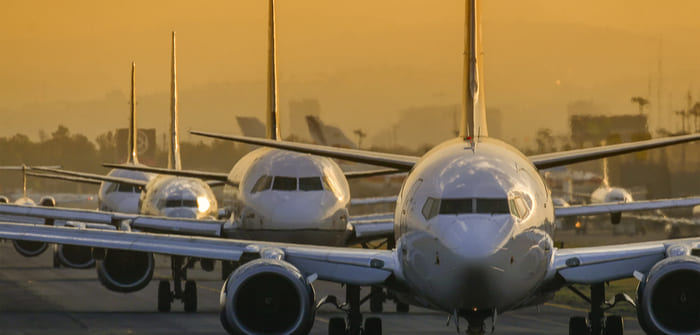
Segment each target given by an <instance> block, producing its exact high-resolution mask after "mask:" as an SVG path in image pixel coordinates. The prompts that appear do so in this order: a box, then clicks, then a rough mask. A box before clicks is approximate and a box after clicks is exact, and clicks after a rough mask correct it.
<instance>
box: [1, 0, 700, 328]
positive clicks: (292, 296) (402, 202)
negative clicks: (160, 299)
mask: <svg viewBox="0 0 700 335" xmlns="http://www.w3.org/2000/svg"><path fill="white" fill-rule="evenodd" d="M478 4H479V2H478V0H467V6H466V18H467V19H466V21H467V24H466V27H465V28H466V29H465V30H466V38H465V40H466V41H465V42H466V43H465V49H466V50H465V63H464V66H465V78H464V85H465V98H464V101H463V102H464V104H463V113H462V122H461V127H460V134H459V137H458V138H456V139H453V140H450V141H447V142H445V143H443V144H441V145H439V146H437V147H435V148H433V150H431V151H429V152H428V153H426V154H425V155H424V156H423V157H413V156H404V155H388V154H383V153H377V152H368V151H361V150H350V149H339V148H328V147H322V146H317V145H302V144H296V143H290V142H283V141H276V140H268V139H250V138H244V137H243V138H241V137H238V136H237V137H233V136H225V135H217V136H220V137H225V138H231V139H237V140H245V141H247V142H250V143H253V144H257V145H267V146H273V145H274V146H277V147H280V148H283V149H288V150H297V151H301V152H310V153H313V154H322V155H328V156H332V157H337V158H343V159H348V160H353V161H361V162H365V163H373V164H376V165H380V166H386V167H391V168H397V169H401V170H410V171H411V173H410V174H409V176H408V177H407V179H406V181H405V183H404V185H403V187H402V190H401V192H400V193H399V196H398V200H397V206H396V211H395V219H394V221H395V222H394V227H395V235H396V242H397V247H396V248H395V249H392V250H366V249H354V248H343V247H323V246H305V245H295V244H284V243H279V242H260V241H243V240H228V239H215V238H206V237H197V236H178V235H162V234H152V233H143V232H133V231H110V230H97V229H74V228H67V227H52V226H45V225H28V224H18V223H0V237H2V238H8V239H24V240H35V241H43V242H52V243H76V244H80V245H83V246H90V247H93V248H106V249H119V250H126V251H130V252H149V253H163V254H168V255H178V256H182V257H201V258H210V259H221V260H228V261H237V262H238V261H244V260H247V262H246V263H245V264H244V265H242V266H240V267H238V269H237V270H236V271H235V272H233V273H232V274H231V275H230V277H229V278H228V279H227V281H226V282H225V283H224V286H223V288H222V291H221V298H220V302H221V318H220V319H221V323H222V326H223V327H224V328H225V329H226V331H227V332H229V333H230V334H261V333H276V334H305V333H308V332H309V330H310V329H311V327H312V325H313V322H314V316H315V310H316V306H317V304H315V294H314V290H313V283H314V281H315V280H326V281H332V282H338V283H343V284H345V285H346V287H347V299H348V305H347V306H346V307H344V308H345V310H346V311H347V313H348V314H347V315H348V316H347V319H345V318H332V319H331V320H329V334H331V335H335V334H360V332H362V334H368V335H374V334H381V333H382V327H381V319H379V318H376V317H370V318H367V319H366V320H364V326H363V322H362V321H363V320H362V319H363V317H362V314H361V313H360V309H359V307H360V286H371V285H382V286H385V287H387V288H389V289H390V290H392V291H394V292H396V294H397V295H398V296H399V297H400V298H401V299H403V301H405V302H410V303H412V304H415V305H419V306H424V307H427V308H432V309H435V310H439V311H443V312H445V313H446V314H448V315H450V316H451V317H452V320H451V321H452V323H453V324H454V325H455V326H456V328H457V330H458V331H459V328H460V327H459V324H460V322H459V321H460V319H466V320H467V323H468V324H467V333H468V334H484V333H485V321H486V320H487V319H491V320H492V327H494V326H495V321H496V317H497V315H498V314H501V313H504V312H507V311H509V310H514V309H518V308H522V307H525V306H531V305H537V304H541V303H542V302H544V301H546V300H547V299H549V298H551V297H552V296H553V294H554V292H556V291H557V290H559V289H561V288H563V287H568V286H570V285H573V284H583V285H590V286H591V298H590V303H591V311H590V313H589V315H588V318H586V317H573V318H572V319H571V321H570V334H595V335H598V334H602V333H603V331H604V332H605V334H611V335H613V334H622V332H623V324H622V318H620V317H619V316H608V317H605V316H604V312H605V311H606V310H607V309H608V308H609V307H611V306H612V305H614V304H615V303H617V302H620V301H625V300H629V301H632V299H629V298H628V297H625V296H623V295H618V296H616V298H615V299H614V300H613V301H610V302H609V303H608V302H606V300H605V283H606V282H608V281H612V280H617V279H621V278H628V277H634V278H637V279H638V280H639V281H640V286H639V291H638V297H637V301H636V306H637V310H638V313H639V321H640V323H641V324H642V327H643V328H644V329H645V331H647V332H649V333H663V334H698V333H700V317H698V311H700V309H699V308H698V305H697V304H698V301H700V258H698V257H699V256H698V254H699V253H700V252H699V251H698V250H700V238H694V239H685V240H673V241H654V242H645V243H635V244H623V245H613V246H602V247H588V248H570V249H562V250H560V249H557V248H555V247H554V246H553V242H552V235H553V233H554V224H553V223H554V218H555V215H556V216H571V215H592V214H601V213H611V212H616V211H628V210H641V209H649V208H661V207H673V206H694V205H696V204H699V203H700V197H695V198H687V199H672V200H657V201H645V202H634V203H616V204H605V205H586V206H571V207H567V208H565V209H561V210H559V209H555V207H554V206H553V204H552V199H551V195H550V192H549V190H548V189H547V187H546V185H545V183H544V180H543V179H542V177H541V176H540V175H539V173H538V169H543V168H547V167H553V166H559V165H565V164H570V163H575V162H581V161H586V160H592V159H598V158H601V157H606V156H613V155H619V154H623V153H629V152H635V151H639V150H647V149H651V148H657V147H662V146H666V145H672V144H677V143H684V142H689V141H694V140H698V139H700V134H694V135H687V136H679V137H672V138H662V139H654V140H648V141H641V142H635V143H626V144H618V145H612V146H606V147H596V148H589V149H582V150H571V151H564V152H558V153H551V154H546V155H536V156H530V157H526V156H525V155H523V154H522V153H520V152H519V151H518V150H517V149H515V148H514V147H512V146H510V145H508V144H506V143H503V142H501V141H499V140H496V139H492V138H489V137H488V131H487V128H486V122H485V121H486V118H485V108H484V100H483V89H482V87H483V86H482V78H480V76H479V74H480V71H479V70H480V66H481V53H480V46H481V43H480V41H479V40H478V38H479V36H480V34H479V30H478V29H479V6H478ZM468 125H471V128H469V127H468ZM0 213H6V214H7V213H9V214H19V213H21V214H22V215H28V216H36V217H50V218H54V219H55V218H59V217H64V216H72V215H75V216H78V215H76V213H77V212H74V211H70V210H67V209H56V208H36V207H22V206H16V205H1V206H0ZM161 220H162V221H166V220H167V219H161ZM324 302H330V303H333V302H336V303H337V301H336V299H332V298H330V297H326V298H325V299H321V301H319V304H320V303H324Z"/></svg>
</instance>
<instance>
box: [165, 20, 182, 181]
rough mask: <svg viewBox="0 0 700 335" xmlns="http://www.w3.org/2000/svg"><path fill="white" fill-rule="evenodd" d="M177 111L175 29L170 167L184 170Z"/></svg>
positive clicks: (172, 60) (171, 70)
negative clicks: (181, 158) (181, 159)
mask: <svg viewBox="0 0 700 335" xmlns="http://www.w3.org/2000/svg"><path fill="white" fill-rule="evenodd" d="M178 129H179V125H178V113H177V59H176V58H175V32H174V31H173V41H172V49H171V55H170V148H169V150H168V169H175V170H182V163H181V161H180V136H179V131H178Z"/></svg>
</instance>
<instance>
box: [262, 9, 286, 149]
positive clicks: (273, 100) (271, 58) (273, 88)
mask: <svg viewBox="0 0 700 335" xmlns="http://www.w3.org/2000/svg"><path fill="white" fill-rule="evenodd" d="M268 30H269V31H268V34H269V35H268V41H267V42H268V46H267V48H268V49H267V125H266V127H267V128H266V130H265V132H266V134H265V136H266V137H267V138H268V139H271V140H280V139H282V137H281V136H280V127H279V111H278V108H277V107H278V105H277V103H278V101H277V30H276V28H275V1H274V0H270V2H269V13H268Z"/></svg>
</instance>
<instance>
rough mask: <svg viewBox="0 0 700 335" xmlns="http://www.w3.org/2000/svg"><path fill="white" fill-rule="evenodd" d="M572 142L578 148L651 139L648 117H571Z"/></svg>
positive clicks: (637, 115) (638, 115)
mask: <svg viewBox="0 0 700 335" xmlns="http://www.w3.org/2000/svg"><path fill="white" fill-rule="evenodd" d="M569 126H570V129H571V140H572V141H573V142H574V145H575V146H577V147H589V146H598V145H600V144H601V143H602V142H603V141H605V143H607V144H616V143H622V142H631V141H639V140H643V139H649V138H651V134H650V133H649V129H648V126H647V116H646V115H640V114H635V115H616V116H605V115H570V116H569Z"/></svg>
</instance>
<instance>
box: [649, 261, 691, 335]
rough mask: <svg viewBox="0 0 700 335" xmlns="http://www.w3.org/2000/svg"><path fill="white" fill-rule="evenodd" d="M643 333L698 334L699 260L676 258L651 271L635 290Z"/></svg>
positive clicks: (659, 264) (656, 266)
mask: <svg viewBox="0 0 700 335" xmlns="http://www.w3.org/2000/svg"><path fill="white" fill-rule="evenodd" d="M637 302H638V306H637V314H638V318H639V323H640V324H641V326H642V328H643V329H644V331H645V332H646V333H647V334H679V335H680V334H700V258H698V257H694V256H678V257H671V258H667V259H665V260H662V261H660V262H658V263H656V265H654V267H652V268H651V270H650V271H649V274H647V276H646V278H644V280H642V282H640V283H639V287H638V288H637Z"/></svg>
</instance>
